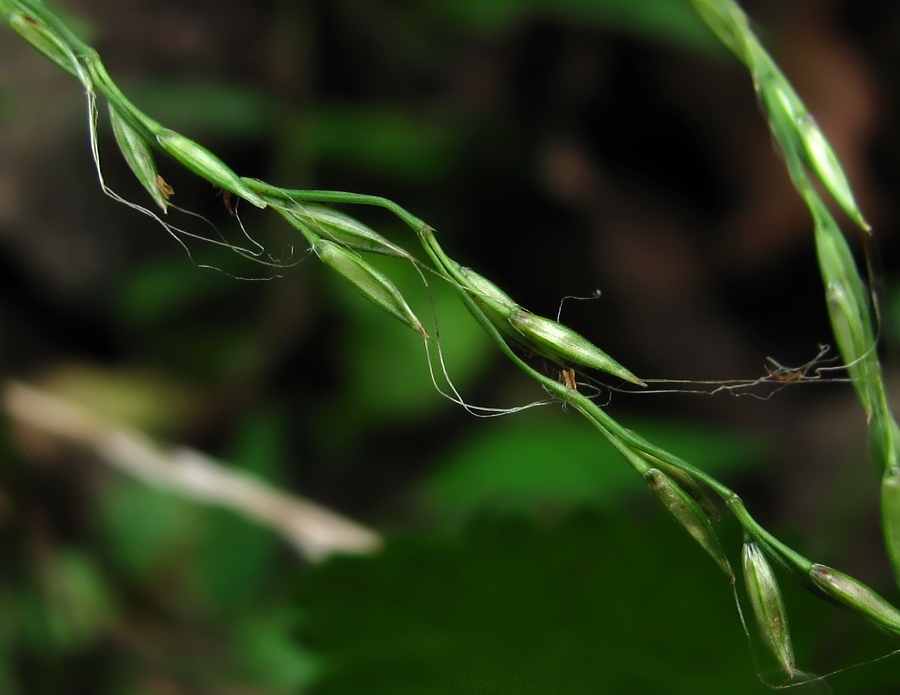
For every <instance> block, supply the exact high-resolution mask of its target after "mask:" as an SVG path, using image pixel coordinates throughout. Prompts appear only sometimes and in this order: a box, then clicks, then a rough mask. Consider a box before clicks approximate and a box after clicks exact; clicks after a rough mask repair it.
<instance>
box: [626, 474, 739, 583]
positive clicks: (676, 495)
mask: <svg viewBox="0 0 900 695" xmlns="http://www.w3.org/2000/svg"><path fill="white" fill-rule="evenodd" d="M644 480H645V481H646V483H647V485H648V486H649V487H650V489H651V490H652V491H653V493H654V494H655V495H656V497H657V499H659V501H660V502H662V504H663V506H664V507H665V508H666V509H667V510H668V512H669V514H671V515H672V518H674V519H675V521H677V522H678V523H679V524H681V525H682V526H683V527H684V529H685V530H686V531H687V532H688V533H689V534H691V536H692V537H693V539H694V540H695V541H697V542H698V543H699V544H700V546H701V547H702V548H703V549H704V550H705V551H706V552H707V553H709V555H710V556H711V557H712V559H713V560H715V561H716V563H718V565H719V567H721V568H722V571H723V572H725V574H727V575H728V577H729V578H730V579H731V581H732V582H733V581H734V572H733V571H732V570H731V564H730V563H729V562H728V558H727V557H725V553H724V552H723V551H722V546H721V545H720V544H719V539H718V537H717V536H716V533H715V531H713V527H712V523H711V522H710V520H709V517H707V516H706V514H704V513H703V510H702V509H700V505H698V504H697V503H696V502H695V501H694V499H693V498H692V497H691V496H690V495H689V494H688V493H686V492H685V491H684V490H682V489H681V487H679V485H678V484H677V483H676V482H675V481H674V480H672V479H671V478H670V477H669V476H667V475H666V474H665V473H663V472H662V471H661V470H659V469H658V468H651V469H650V470H648V471H647V472H646V473H645V474H644Z"/></svg>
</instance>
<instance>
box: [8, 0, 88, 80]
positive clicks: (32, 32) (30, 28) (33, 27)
mask: <svg viewBox="0 0 900 695" xmlns="http://www.w3.org/2000/svg"><path fill="white" fill-rule="evenodd" d="M6 21H8V22H9V25H10V26H11V27H12V28H13V29H14V30H15V31H16V33H18V34H19V35H20V36H21V37H22V38H23V39H25V40H26V41H27V42H28V43H30V44H31V45H32V46H34V47H35V48H36V49H37V50H38V51H40V52H41V53H43V54H44V55H45V56H46V57H47V58H49V59H50V60H52V61H53V62H54V63H56V64H57V65H59V67H61V68H62V69H63V70H65V71H66V72H68V73H70V74H72V75H75V76H76V77H78V78H79V79H81V74H80V71H79V69H78V61H77V58H76V57H75V55H74V54H73V53H72V51H71V49H69V47H68V46H66V44H65V43H64V42H63V41H61V40H60V39H59V38H58V37H57V36H56V34H54V33H53V32H52V31H51V30H50V29H49V28H48V27H47V26H46V25H44V23H43V22H41V21H39V20H38V19H36V18H35V17H32V16H31V15H29V14H24V13H23V12H19V11H18V10H11V11H8V12H6Z"/></svg>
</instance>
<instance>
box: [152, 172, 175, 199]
mask: <svg viewBox="0 0 900 695" xmlns="http://www.w3.org/2000/svg"><path fill="white" fill-rule="evenodd" d="M156 187H157V188H158V189H159V192H160V193H162V194H163V198H165V199H166V200H168V199H169V198H171V197H172V196H173V195H175V189H174V188H172V187H171V186H170V185H169V184H168V183H166V180H165V179H164V178H163V177H162V176H160V175H159V174H157V175H156Z"/></svg>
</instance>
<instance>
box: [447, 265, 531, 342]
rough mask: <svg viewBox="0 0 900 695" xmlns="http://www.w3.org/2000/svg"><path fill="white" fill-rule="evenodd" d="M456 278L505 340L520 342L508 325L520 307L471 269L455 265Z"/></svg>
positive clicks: (520, 338)
mask: <svg viewBox="0 0 900 695" xmlns="http://www.w3.org/2000/svg"><path fill="white" fill-rule="evenodd" d="M455 269H456V271H457V277H458V278H460V279H461V280H462V284H463V287H464V288H465V290H466V291H467V292H468V293H469V296H470V297H471V298H472V301H473V302H475V304H477V305H478V308H479V309H481V311H482V312H483V313H484V315H485V316H486V317H487V318H488V320H489V321H490V322H491V323H492V324H494V327H495V328H496V329H497V330H498V331H500V333H502V334H503V335H504V336H506V337H507V338H511V339H512V340H514V341H515V342H519V343H520V342H521V341H522V336H520V335H519V333H518V332H517V331H514V330H513V328H512V326H511V325H510V323H509V319H510V317H511V316H512V315H513V314H514V313H515V312H517V311H521V309H522V307H520V306H519V305H518V304H516V302H515V300H514V299H513V298H512V297H510V296H509V295H508V294H506V292H504V291H503V290H501V289H500V288H499V287H497V285H495V284H494V283H493V282H491V281H490V280H488V279H487V278H486V277H484V276H483V275H479V274H478V273H476V272H475V271H474V270H472V269H471V268H466V267H464V266H461V265H455Z"/></svg>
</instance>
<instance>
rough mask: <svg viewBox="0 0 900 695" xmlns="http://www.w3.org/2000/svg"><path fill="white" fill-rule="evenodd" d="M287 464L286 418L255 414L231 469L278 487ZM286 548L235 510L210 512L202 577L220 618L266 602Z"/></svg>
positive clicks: (242, 430) (266, 410) (270, 413)
mask: <svg viewBox="0 0 900 695" xmlns="http://www.w3.org/2000/svg"><path fill="white" fill-rule="evenodd" d="M286 461H287V453H286V444H285V418H284V417H283V415H282V414H281V413H280V412H278V411H277V410H274V409H270V408H263V409H260V410H258V411H254V412H251V413H250V415H249V417H248V418H247V421H246V422H244V423H243V425H242V426H241V427H240V428H239V430H238V432H237V435H236V437H235V453H234V454H233V455H232V456H230V457H229V461H228V463H229V464H230V465H233V466H234V467H235V468H239V469H241V470H244V471H247V472H250V473H253V474H254V475H256V476H258V477H259V478H261V479H263V480H267V481H269V482H272V483H274V484H276V485H277V483H278V481H279V480H280V478H281V472H282V468H283V466H284V463H285V462H286ZM281 547H282V542H281V540H280V539H279V538H278V537H277V536H275V535H274V534H273V533H272V531H271V530H270V529H266V528H262V527H261V526H259V525H258V524H256V523H254V522H252V521H250V520H248V519H245V518H244V517H241V516H239V515H238V514H236V513H235V512H233V511H230V510H224V509H214V510H210V518H209V529H208V531H207V536H206V538H205V541H204V544H203V548H202V550H201V551H200V554H199V555H200V557H199V571H200V576H201V581H202V582H203V585H204V587H205V588H206V595H207V597H208V598H209V600H210V602H211V603H212V604H213V605H214V606H215V608H216V610H217V612H218V613H220V614H237V613H240V612H242V611H244V610H246V609H247V608H249V607H251V606H252V605H253V604H254V603H255V602H257V601H259V600H260V599H261V598H263V597H264V596H265V589H266V586H267V585H270V584H271V583H272V581H273V580H274V578H275V573H274V567H273V564H274V560H275V558H276V557H277V554H278V550H279V548H281Z"/></svg>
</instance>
